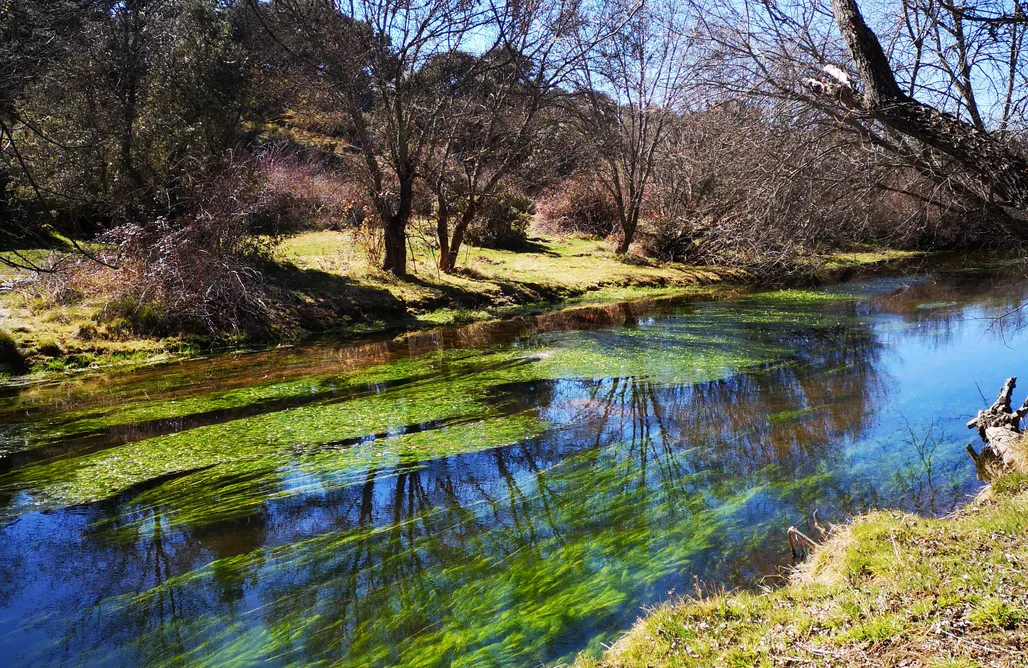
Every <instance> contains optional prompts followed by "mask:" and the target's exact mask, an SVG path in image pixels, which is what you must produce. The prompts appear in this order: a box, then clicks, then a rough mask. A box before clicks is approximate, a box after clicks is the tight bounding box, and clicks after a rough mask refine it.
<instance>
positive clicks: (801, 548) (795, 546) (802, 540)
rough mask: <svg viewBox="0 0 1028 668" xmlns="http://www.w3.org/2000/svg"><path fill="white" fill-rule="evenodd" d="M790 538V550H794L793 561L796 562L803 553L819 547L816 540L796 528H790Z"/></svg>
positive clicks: (788, 533) (788, 534)
mask: <svg viewBox="0 0 1028 668" xmlns="http://www.w3.org/2000/svg"><path fill="white" fill-rule="evenodd" d="M786 535H787V536H788V537H789V549H791V550H792V560H793V561H796V559H798V558H799V557H800V556H802V555H801V552H806V551H810V550H813V549H815V548H816V547H817V543H816V542H814V539H813V538H811V537H810V536H808V535H806V534H805V533H803V532H802V531H800V530H799V529H797V528H796V527H789V531H788V532H787V533H786Z"/></svg>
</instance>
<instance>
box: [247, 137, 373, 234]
mask: <svg viewBox="0 0 1028 668" xmlns="http://www.w3.org/2000/svg"><path fill="white" fill-rule="evenodd" d="M256 167H257V170H258V171H259V173H260V175H261V177H262V180H263V187H262V190H261V193H260V199H261V204H260V206H259V207H258V208H257V209H256V210H255V211H253V212H252V213H251V215H250V225H251V228H252V229H253V230H254V231H255V232H258V233H261V234H272V235H278V234H290V233H295V232H300V231H303V230H312V229H337V230H338V229H343V228H350V227H360V226H361V225H363V224H364V222H365V220H366V219H367V217H368V216H369V215H370V212H371V211H372V210H373V209H372V205H371V203H370V201H369V200H368V198H367V195H366V193H365V192H364V189H363V188H361V187H360V186H359V185H357V184H356V183H355V182H354V181H353V180H352V179H347V178H346V176H345V173H344V172H343V171H340V170H333V169H329V168H328V167H326V165H325V164H324V161H323V160H320V159H319V158H317V157H312V156H309V155H303V154H301V153H298V152H295V151H289V150H286V149H284V148H273V149H271V150H268V151H266V152H265V153H263V154H261V155H260V156H258V157H257V159H256Z"/></svg>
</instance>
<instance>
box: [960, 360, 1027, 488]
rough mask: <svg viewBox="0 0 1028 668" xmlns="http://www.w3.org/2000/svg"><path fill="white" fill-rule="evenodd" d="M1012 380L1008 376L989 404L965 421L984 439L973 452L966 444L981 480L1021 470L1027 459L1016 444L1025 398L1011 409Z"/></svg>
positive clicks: (1014, 379) (1019, 433)
mask: <svg viewBox="0 0 1028 668" xmlns="http://www.w3.org/2000/svg"><path fill="white" fill-rule="evenodd" d="M1016 383H1017V378H1016V377H1011V378H1008V379H1007V382H1005V383H1003V387H1002V389H1000V391H999V396H998V397H996V401H995V402H993V404H992V406H989V408H987V409H986V410H984V411H978V415H977V417H975V418H974V419H973V420H971V421H969V422H968V423H967V428H968V429H977V430H978V435H979V436H980V437H981V439H982V441H983V442H984V443H985V447H984V448H982V451H981V452H980V453H978V452H975V450H974V448H973V447H972V446H971V445H968V446H967V451H968V454H970V455H971V459H973V460H974V464H975V467H976V468H977V469H978V477H979V479H981V480H985V481H989V480H992V479H994V478H996V476H998V475H1000V474H1002V473H1006V472H1011V471H1024V470H1025V468H1024V466H1025V464H1026V463H1028V462H1026V461H1025V453H1024V449H1023V448H1022V447H1020V446H1019V445H1018V441H1020V440H1021V418H1023V417H1024V416H1025V415H1028V399H1025V402H1024V403H1023V404H1022V405H1021V407H1020V408H1018V409H1017V410H1016V411H1015V410H1013V409H1011V407H1010V397H1011V395H1012V394H1013V393H1014V385H1015V384H1016Z"/></svg>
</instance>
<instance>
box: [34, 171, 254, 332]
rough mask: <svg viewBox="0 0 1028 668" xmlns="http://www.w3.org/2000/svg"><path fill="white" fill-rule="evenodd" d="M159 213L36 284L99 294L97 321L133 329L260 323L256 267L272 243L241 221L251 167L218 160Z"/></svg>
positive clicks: (115, 231) (61, 296) (250, 192)
mask: <svg viewBox="0 0 1028 668" xmlns="http://www.w3.org/2000/svg"><path fill="white" fill-rule="evenodd" d="M206 171H207V173H206V174H205V175H204V176H205V178H199V179H197V180H196V183H197V185H196V186H194V187H191V188H190V189H189V190H188V191H187V192H180V193H178V195H179V198H178V206H177V207H176V208H175V209H174V210H173V211H169V214H168V215H166V216H161V217H158V218H157V219H155V220H149V221H146V222H127V223H124V224H121V225H118V226H116V227H114V228H112V229H110V230H109V231H108V232H106V233H105V234H104V235H103V236H102V237H101V239H100V241H101V242H102V243H103V248H104V249H105V250H103V251H102V252H100V254H99V255H98V256H96V257H97V259H99V260H100V261H99V262H98V261H96V260H94V259H90V258H86V257H79V258H78V259H77V260H76V261H75V262H74V263H73V264H71V265H69V266H65V267H63V268H62V270H61V271H58V272H56V273H54V274H49V275H43V276H42V277H41V278H40V285H39V288H40V289H41V290H42V292H43V293H44V294H45V295H46V296H47V297H48V298H49V299H52V300H59V301H63V302H73V301H79V300H82V299H84V298H87V297H96V296H100V295H102V296H104V297H105V298H106V304H105V306H104V307H103V309H102V311H101V312H100V313H99V314H98V318H99V319H100V320H102V321H106V322H109V323H111V324H114V325H116V326H120V327H125V328H128V329H131V330H133V331H136V332H138V333H142V334H147V335H154V336H163V335H169V334H179V333H185V334H190V333H203V334H208V335H210V334H213V335H216V336H221V335H226V334H228V335H240V334H246V333H255V332H258V331H262V330H264V329H265V328H266V327H267V324H268V300H267V292H266V286H265V283H264V279H263V275H262V273H261V272H260V271H259V269H258V266H259V264H260V263H261V262H262V261H263V260H264V259H265V258H266V257H267V256H268V252H267V251H268V250H269V249H270V248H269V245H270V243H271V242H269V241H266V240H261V239H259V238H257V237H254V236H252V235H251V234H250V233H249V229H248V224H247V221H248V218H249V216H250V215H252V213H253V212H254V210H255V209H257V208H259V206H260V204H261V197H260V193H261V188H262V184H261V180H260V178H259V174H258V172H257V171H256V170H255V169H253V166H252V164H247V163H236V164H229V165H219V166H217V167H215V168H211V169H209V170H206Z"/></svg>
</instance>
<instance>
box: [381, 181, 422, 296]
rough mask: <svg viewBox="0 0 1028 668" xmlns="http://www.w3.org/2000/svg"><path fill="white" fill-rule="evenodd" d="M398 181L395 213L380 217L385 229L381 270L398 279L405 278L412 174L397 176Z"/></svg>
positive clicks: (412, 192)
mask: <svg viewBox="0 0 1028 668" xmlns="http://www.w3.org/2000/svg"><path fill="white" fill-rule="evenodd" d="M397 176H398V177H399V181H400V193H399V195H400V200H399V202H398V203H397V205H396V211H395V212H394V213H393V214H392V215H390V216H383V217H382V224H383V227H384V228H385V235H384V236H385V239H384V241H385V260H384V261H383V262H382V268H383V269H385V270H386V271H388V272H390V273H391V274H393V275H394V276H397V277H399V278H406V276H407V222H408V221H409V220H410V215H411V207H412V205H413V203H414V173H413V170H411V171H410V172H404V173H401V174H398V175H397Z"/></svg>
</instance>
